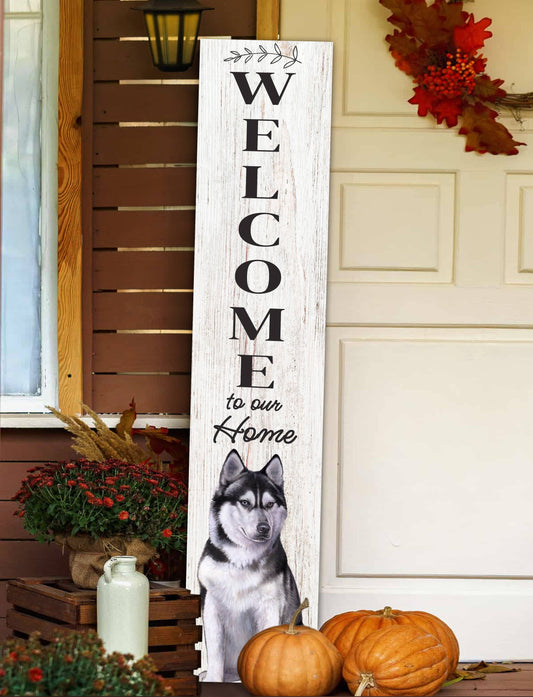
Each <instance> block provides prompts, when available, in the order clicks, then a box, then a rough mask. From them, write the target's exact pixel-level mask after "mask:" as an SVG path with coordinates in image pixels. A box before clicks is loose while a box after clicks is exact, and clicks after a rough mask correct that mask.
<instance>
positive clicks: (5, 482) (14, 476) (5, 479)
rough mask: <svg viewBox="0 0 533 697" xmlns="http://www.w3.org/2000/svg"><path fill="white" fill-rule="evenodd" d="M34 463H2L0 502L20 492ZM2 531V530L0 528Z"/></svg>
mask: <svg viewBox="0 0 533 697" xmlns="http://www.w3.org/2000/svg"><path fill="white" fill-rule="evenodd" d="M35 464H40V463H34V462H0V500H2V501H4V500H7V499H10V498H11V497H12V496H14V495H15V493H16V492H17V491H18V488H19V486H20V482H21V481H22V480H23V479H24V477H25V476H26V474H27V472H28V469H29V468H30V467H35ZM0 529H1V528H0Z"/></svg>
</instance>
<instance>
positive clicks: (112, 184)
mask: <svg viewBox="0 0 533 697" xmlns="http://www.w3.org/2000/svg"><path fill="white" fill-rule="evenodd" d="M93 184H94V199H93V200H94V205H95V206H96V207H97V208H108V207H122V206H194V204H195V191H196V168H195V167H176V168H164V167H162V168H159V167H154V168H153V169H151V168H149V169H142V168H138V169H137V168H132V169H117V168H116V167H115V168H107V167H99V168H97V169H96V170H95V173H94V181H93Z"/></svg>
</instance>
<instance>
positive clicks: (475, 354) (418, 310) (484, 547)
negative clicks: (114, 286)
mask: <svg viewBox="0 0 533 697" xmlns="http://www.w3.org/2000/svg"><path fill="white" fill-rule="evenodd" d="M465 9H467V10H469V11H471V12H474V14H475V17H476V20H479V19H481V18H482V17H485V16H487V17H491V18H492V19H493V25H492V27H491V29H492V31H493V33H494V37H493V38H492V39H490V40H489V41H488V42H487V44H486V50H484V51H483V53H484V54H485V55H486V57H487V58H488V68H487V72H488V74H489V75H491V77H493V78H496V77H498V78H503V79H505V81H506V86H507V87H509V86H510V85H511V84H513V89H514V91H517V92H526V91H530V90H533V74H532V73H531V71H530V70H529V68H528V66H531V65H532V64H533V43H532V42H531V41H530V30H531V28H532V27H533V3H532V2H531V0H506V2H505V3H502V2H501V0H480V1H479V2H475V3H472V4H468V5H465ZM388 14H389V13H388V12H387V10H385V9H384V8H383V7H382V6H381V5H379V3H378V0H282V38H283V39H286V40H290V39H299V40H303V39H314V40H332V41H333V42H334V112H333V154H332V165H331V168H332V175H331V215H330V249H329V264H330V265H329V287H328V339H327V341H328V343H327V356H326V362H327V374H326V420H325V439H324V441H325V449H324V478H323V512H322V555H321V606H320V619H321V621H323V620H325V619H327V618H328V617H331V616H332V615H333V614H335V613H337V612H341V611H345V610H348V609H360V608H367V609H379V608H380V607H383V606H385V605H392V606H394V607H398V608H400V609H420V610H427V611H429V612H433V613H435V614H437V615H439V616H440V617H442V618H443V619H444V620H445V621H447V622H448V623H449V624H450V626H451V627H452V628H453V629H454V630H455V632H456V634H457V636H458V638H459V642H460V644H461V649H462V652H461V656H462V659H463V660H469V659H478V658H483V659H486V660H494V659H515V660H518V659H526V660H527V659H533V515H532V508H533V506H532V503H531V501H532V498H533V138H531V137H530V128H531V124H532V123H533V121H529V125H528V122H527V121H524V123H523V125H522V126H520V125H519V124H518V123H517V122H515V121H513V118H512V117H511V116H507V117H505V118H504V120H505V123H506V125H507V126H508V127H509V128H512V129H513V131H514V132H515V137H516V138H517V139H518V140H520V141H525V142H529V143H530V145H529V147H523V148H521V149H520V154H519V155H517V156H514V157H506V156H491V155H484V156H480V155H477V154H473V153H465V152H464V144H465V141H464V138H463V137H462V136H459V135H458V134H457V131H456V130H449V129H446V128H444V127H436V126H435V125H434V123H433V122H432V121H431V120H430V119H429V118H426V119H422V118H420V117H418V116H417V115H416V112H415V107H412V106H411V105H409V104H407V99H409V97H410V96H411V93H412V83H411V81H410V79H409V78H408V77H406V76H405V75H404V74H403V73H401V72H400V71H399V70H398V69H397V68H395V67H394V61H393V60H392V58H391V56H390V55H389V53H388V50H387V48H388V47H387V44H386V43H385V40H384V37H385V35H386V34H387V33H389V31H391V25H390V24H388V23H387V21H386V20H387V17H388ZM524 116H525V118H527V114H525V115H524Z"/></svg>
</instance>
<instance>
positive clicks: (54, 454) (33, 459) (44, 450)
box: [1, 428, 75, 466]
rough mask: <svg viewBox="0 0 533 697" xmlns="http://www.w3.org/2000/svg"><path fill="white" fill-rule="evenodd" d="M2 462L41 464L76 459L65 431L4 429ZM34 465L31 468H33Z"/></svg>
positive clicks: (2, 435)
mask: <svg viewBox="0 0 533 697" xmlns="http://www.w3.org/2000/svg"><path fill="white" fill-rule="evenodd" d="M1 437H2V451H1V457H2V460H4V461H6V462H7V463H9V462H17V461H18V462H25V463H33V464H35V463H37V464H38V463H41V462H48V461H58V460H68V459H69V458H72V457H74V455H75V453H74V451H73V450H72V448H71V446H70V443H71V438H70V434H69V433H67V431H65V430H63V429H50V430H45V431H43V430H42V429H28V430H26V429H23V430H22V431H21V430H19V429H16V428H3V429H2V434H1ZM33 464H32V465H31V466H33Z"/></svg>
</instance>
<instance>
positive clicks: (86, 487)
mask: <svg viewBox="0 0 533 697" xmlns="http://www.w3.org/2000/svg"><path fill="white" fill-rule="evenodd" d="M78 486H79V487H80V489H88V488H89V487H88V486H87V484H84V483H83V482H80V483H79V484H78Z"/></svg>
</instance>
